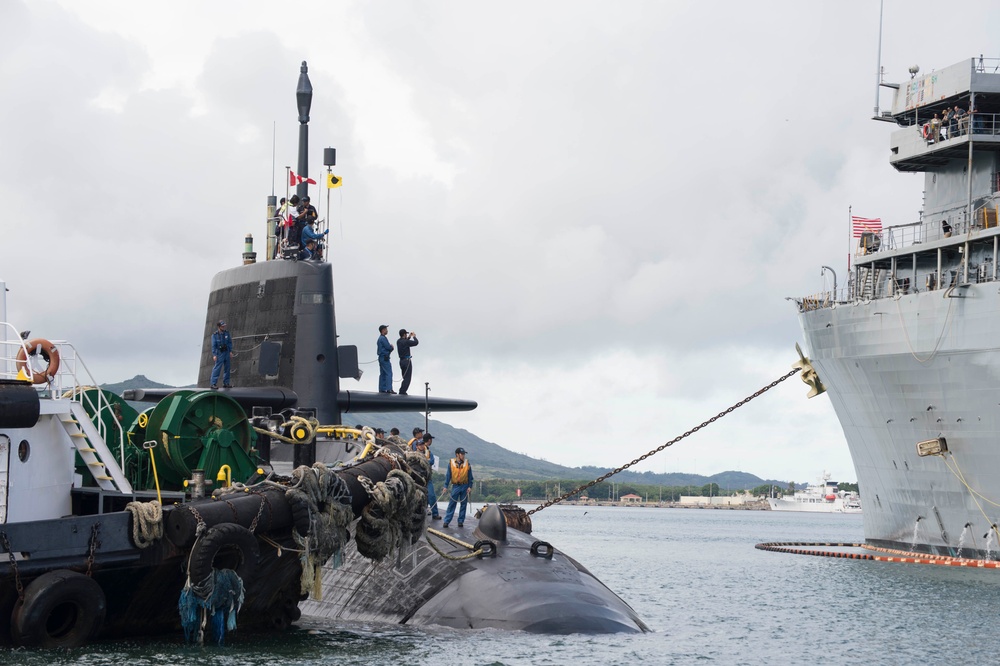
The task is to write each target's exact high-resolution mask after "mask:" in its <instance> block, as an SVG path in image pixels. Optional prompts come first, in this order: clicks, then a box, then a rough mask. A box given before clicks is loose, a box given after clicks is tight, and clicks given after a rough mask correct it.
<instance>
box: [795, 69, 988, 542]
mask: <svg viewBox="0 0 1000 666" xmlns="http://www.w3.org/2000/svg"><path fill="white" fill-rule="evenodd" d="M911 72H912V73H913V74H914V75H915V74H916V72H915V71H914V70H911ZM883 85H887V86H888V87H891V88H894V89H895V92H894V96H893V104H892V110H891V111H887V112H884V113H882V114H880V115H879V116H878V118H877V119H878V120H887V121H892V122H894V123H895V124H896V126H897V127H896V129H895V130H894V131H893V133H892V136H891V140H890V150H891V155H890V158H889V161H890V163H891V164H892V166H893V167H895V168H896V170H897V171H901V172H922V173H924V174H925V176H924V178H925V186H924V201H923V209H922V210H921V211H920V214H919V217H918V219H917V220H916V221H912V222H908V223H905V224H898V225H892V226H886V227H885V228H884V229H880V230H872V231H868V232H865V233H863V234H862V235H861V237H860V239H859V241H860V242H859V243H858V245H857V247H856V249H855V254H854V256H853V258H852V259H853V265H852V268H851V273H850V276H849V279H848V284H847V286H846V288H844V289H843V290H841V291H837V290H836V287H835V288H834V291H832V292H823V293H820V294H815V295H812V296H809V297H805V298H800V299H796V303H797V304H798V307H799V311H800V322H801V325H802V329H803V333H804V336H805V341H806V344H807V347H808V352H807V353H808V354H809V356H810V357H811V358H812V361H813V365H814V367H815V368H816V370H817V371H818V372H819V376H820V378H821V379H822V381H823V382H824V384H825V385H826V386H827V388H828V393H829V395H830V399H831V401H832V402H833V406H834V409H835V410H836V412H837V416H838V417H839V419H840V422H841V424H842V426H843V429H844V434H845V436H846V438H847V442H848V446H849V447H850V451H851V455H852V458H853V460H854V465H855V469H856V471H857V475H858V482H859V485H860V489H861V495H862V497H863V498H864V507H865V508H864V516H865V518H864V523H865V537H866V540H867V541H868V542H869V543H871V544H873V545H879V546H886V547H893V548H905V549H907V550H919V551H924V552H934V553H940V554H947V555H954V554H956V553H957V552H958V549H959V548H960V547H965V548H966V549H967V550H966V551H965V552H966V553H968V548H970V547H971V548H972V549H973V550H975V551H977V552H978V554H979V556H989V555H990V551H991V550H992V551H996V550H997V549H996V544H997V528H996V524H997V523H998V522H1000V281H998V277H1000V274H998V268H997V250H998V243H1000V228H998V226H997V212H998V206H1000V161H998V154H1000V153H998V151H1000V61H990V60H984V59H983V58H981V57H980V58H973V59H970V60H965V61H962V62H960V63H958V64H956V65H953V66H950V67H947V68H945V69H941V70H938V71H935V72H932V73H930V74H926V75H924V76H920V77H917V76H914V78H912V79H911V80H910V81H908V82H906V83H903V84H899V85H895V84H883ZM956 109H957V110H958V112H957V113H956ZM946 111H947V113H948V116H947V117H946V116H945V113H946ZM965 541H970V542H967V543H966V542H965ZM973 541H974V542H973Z"/></svg>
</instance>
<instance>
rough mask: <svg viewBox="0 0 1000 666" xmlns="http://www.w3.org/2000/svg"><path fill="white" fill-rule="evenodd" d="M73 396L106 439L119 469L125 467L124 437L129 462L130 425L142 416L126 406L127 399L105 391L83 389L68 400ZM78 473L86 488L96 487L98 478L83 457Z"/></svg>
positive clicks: (71, 394) (78, 465)
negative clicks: (119, 466)
mask: <svg viewBox="0 0 1000 666" xmlns="http://www.w3.org/2000/svg"><path fill="white" fill-rule="evenodd" d="M70 396H72V397H73V398H74V399H76V400H78V401H79V402H80V404H81V405H83V408H84V409H85V410H86V411H87V415H88V416H89V417H90V420H91V421H93V422H94V425H95V426H97V428H98V431H99V432H101V434H102V435H103V436H104V443H105V444H107V445H108V449H109V450H110V451H111V455H112V456H114V458H115V460H116V461H118V464H119V465H122V460H121V457H122V448H123V447H122V446H121V443H122V437H123V436H124V438H125V439H124V442H125V446H124V453H125V458H126V460H128V458H129V456H130V454H131V453H132V452H131V450H130V447H129V446H128V443H129V441H130V437H129V425H130V424H132V423H134V422H135V420H136V417H137V416H138V414H139V413H138V412H137V411H136V410H135V408H134V407H132V405H130V404H128V403H127V402H125V399H124V398H122V397H121V396H119V395H117V394H115V393H112V392H111V391H107V390H105V389H99V388H96V387H89V388H79V389H76V390H75V391H73V392H72V393H70V394H68V395H67V396H66V397H70ZM76 469H77V472H78V473H80V474H81V475H82V476H83V482H84V485H88V486H90V485H96V484H95V482H94V478H93V477H92V476H91V475H90V473H89V472H88V470H87V465H86V463H84V462H83V460H82V459H81V458H80V455H79V454H77V458H76Z"/></svg>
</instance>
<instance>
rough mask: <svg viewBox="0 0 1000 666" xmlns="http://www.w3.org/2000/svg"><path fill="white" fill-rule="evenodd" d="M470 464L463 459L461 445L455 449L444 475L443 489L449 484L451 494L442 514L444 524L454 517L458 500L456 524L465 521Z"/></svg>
mask: <svg viewBox="0 0 1000 666" xmlns="http://www.w3.org/2000/svg"><path fill="white" fill-rule="evenodd" d="M472 481H473V479H472V465H470V464H469V461H467V460H466V459H465V449H463V448H462V447H461V446H460V447H458V448H457V449H455V457H454V458H452V459H451V461H450V462H449V463H448V471H447V472H446V473H445V475H444V487H445V490H447V489H448V486H451V494H450V495H449V497H448V510H447V511H446V512H445V514H444V525H443V527H448V523H450V522H451V519H452V518H454V517H455V505H456V504H458V503H459V502H461V503H462V507H461V508H460V509H459V510H458V526H459V527H461V526H462V525H463V524H464V523H465V509H466V507H467V506H468V505H469V491H470V490H472Z"/></svg>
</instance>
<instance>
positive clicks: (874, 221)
mask: <svg viewBox="0 0 1000 666" xmlns="http://www.w3.org/2000/svg"><path fill="white" fill-rule="evenodd" d="M851 229H852V230H853V231H854V237H855V238H861V234H862V233H863V232H866V231H871V232H873V233H876V234H877V233H880V232H881V231H882V218H880V217H876V218H870V217H858V216H857V215H852V216H851Z"/></svg>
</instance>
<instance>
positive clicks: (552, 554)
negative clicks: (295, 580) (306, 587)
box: [299, 516, 650, 634]
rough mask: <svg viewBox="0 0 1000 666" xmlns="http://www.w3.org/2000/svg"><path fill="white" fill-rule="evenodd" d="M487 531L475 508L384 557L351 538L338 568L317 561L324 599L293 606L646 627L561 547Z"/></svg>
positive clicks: (333, 612)
mask: <svg viewBox="0 0 1000 666" xmlns="http://www.w3.org/2000/svg"><path fill="white" fill-rule="evenodd" d="M438 533H440V534H445V535H448V536H451V537H454V538H455V539H457V540H459V541H461V542H463V543H466V544H469V545H472V546H475V545H476V544H477V543H481V542H484V541H489V542H492V543H493V544H494V548H495V552H494V553H493V554H492V556H490V555H487V556H484V557H481V558H480V557H468V556H469V554H470V551H469V549H468V548H466V547H465V546H462V545H459V544H456V543H455V542H453V541H451V540H448V539H446V538H444V537H441V536H438ZM492 534H493V532H492V531H491V530H489V529H487V530H482V529H480V524H479V521H478V520H477V519H476V518H474V517H472V516H469V517H468V518H467V519H466V522H465V525H464V526H463V527H461V528H456V527H455V526H454V525H453V526H452V527H450V528H442V527H440V523H438V524H437V525H434V524H432V525H431V526H430V528H429V531H428V533H427V535H426V536H425V538H424V539H421V540H420V541H419V542H417V543H416V544H414V545H413V546H412V548H411V549H410V550H408V551H405V552H404V551H400V552H399V553H397V555H396V556H395V557H394V558H387V559H386V560H384V561H383V562H381V563H375V562H372V561H370V560H366V559H365V558H363V557H361V556H360V555H359V554H358V552H357V549H356V548H354V547H353V544H352V545H349V546H348V547H347V548H345V549H344V553H343V557H344V560H343V564H342V565H341V566H340V567H339V568H336V569H335V568H332V567H330V566H327V567H324V569H323V598H322V599H321V600H316V599H312V598H310V599H307V600H305V601H303V602H302V603H301V604H299V609H300V610H301V611H302V614H303V617H306V618H322V619H323V620H327V621H329V620H345V621H358V622H383V623H393V624H405V625H409V626H445V627H451V628H455V629H503V630H510V631H527V632H532V633H546V634H573V633H583V634H609V633H642V632H648V631H650V628H649V627H648V626H646V624H645V623H643V621H642V620H641V619H640V618H639V616H638V615H637V614H636V613H635V611H634V610H632V608H631V607H630V606H629V605H628V604H627V603H625V602H624V601H623V600H622V599H621V598H620V597H619V596H618V595H616V594H615V593H614V592H612V591H611V590H610V589H609V588H608V587H607V586H606V585H604V584H603V583H602V582H601V581H600V580H598V579H597V578H596V577H595V576H594V575H593V574H591V573H590V571H588V570H587V569H586V568H585V567H584V566H583V565H581V564H580V563H579V562H577V561H576V560H574V559H573V558H571V557H569V556H568V555H566V554H565V553H563V552H562V551H560V550H558V549H555V548H553V547H552V546H550V545H549V544H544V543H543V542H539V541H538V540H537V539H536V538H534V537H532V536H531V535H529V534H525V533H524V532H521V531H518V530H515V529H508V530H506V534H505V538H503V539H496V538H493V536H492ZM432 544H433V545H432ZM446 556H447V557H446ZM449 558H465V559H449Z"/></svg>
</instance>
